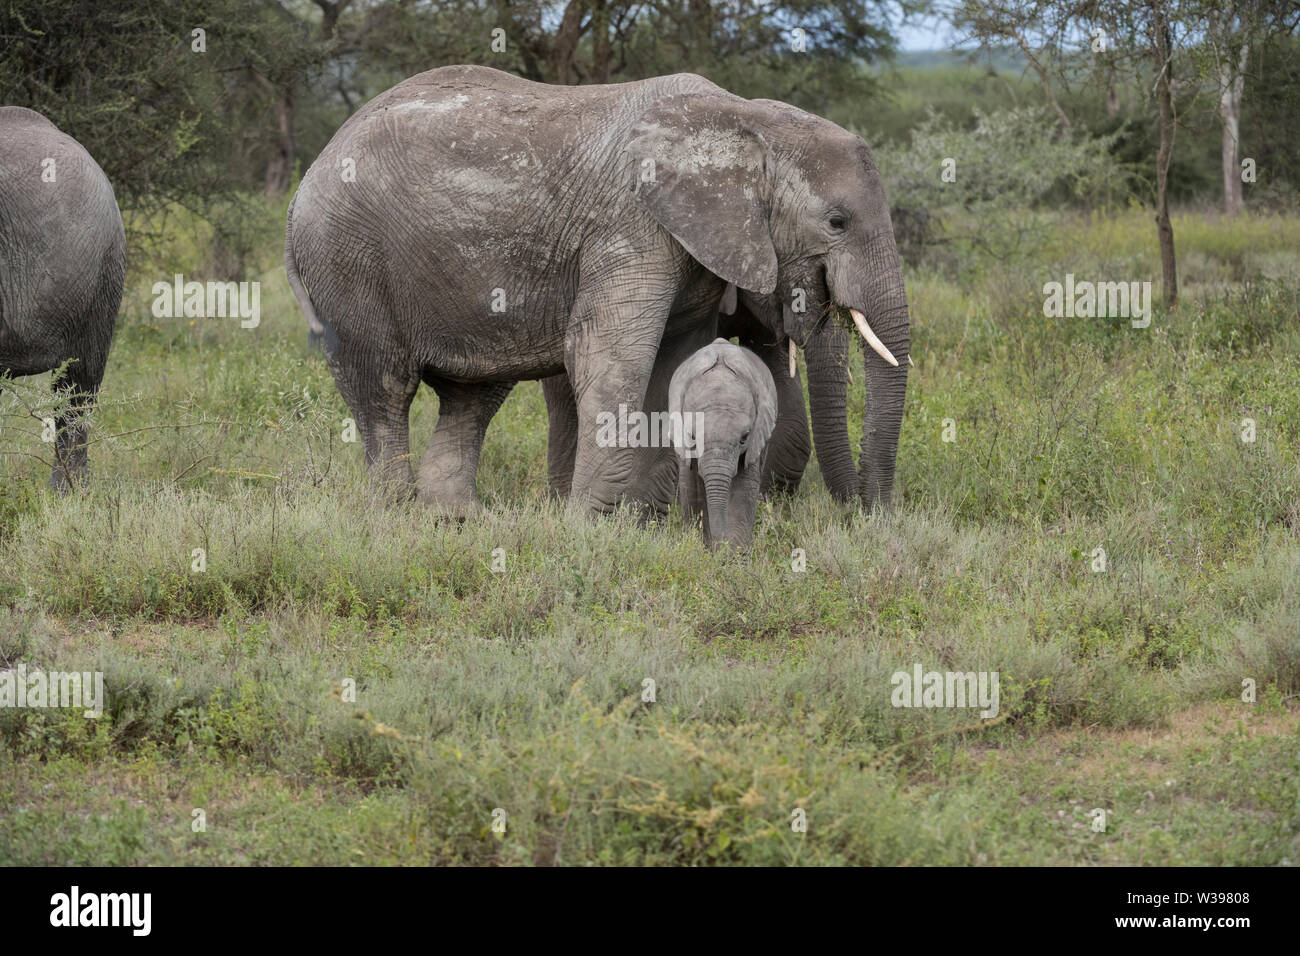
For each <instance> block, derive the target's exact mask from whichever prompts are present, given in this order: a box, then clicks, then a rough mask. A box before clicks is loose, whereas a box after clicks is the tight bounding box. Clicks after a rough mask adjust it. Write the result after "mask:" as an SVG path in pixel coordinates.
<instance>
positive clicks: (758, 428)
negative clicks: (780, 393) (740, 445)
mask: <svg viewBox="0 0 1300 956" xmlns="http://www.w3.org/2000/svg"><path fill="white" fill-rule="evenodd" d="M735 349H736V351H737V352H739V353H740V354H741V355H742V356H743V358H742V359H741V360H740V362H739V363H737V364H742V363H743V368H732V371H733V372H735V373H736V374H738V375H741V376H743V377H744V378H745V380H746V381H747V382H749V383H750V387H751V388H752V389H753V392H754V404H755V406H756V407H757V410H758V411H757V414H756V416H755V418H754V427H753V428H752V429H750V432H749V454H750V455H752V456H754V457H757V456H759V455H762V453H763V449H764V448H765V447H766V446H767V440H768V439H769V438H771V437H772V431H773V430H774V429H775V428H776V383H775V382H774V381H772V373H771V371H770V370H769V369H768V367H767V366H766V365H764V364H763V360H762V359H761V358H759V357H758V356H757V355H755V354H754V353H753V352H751V351H750V350H749V349H747V348H745V347H744V346H739V345H738V346H735ZM728 367H729V368H730V367H731V366H728Z"/></svg>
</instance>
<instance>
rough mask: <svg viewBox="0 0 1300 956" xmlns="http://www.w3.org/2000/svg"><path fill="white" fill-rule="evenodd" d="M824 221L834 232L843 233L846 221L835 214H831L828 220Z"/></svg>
mask: <svg viewBox="0 0 1300 956" xmlns="http://www.w3.org/2000/svg"><path fill="white" fill-rule="evenodd" d="M826 221H827V222H828V223H829V224H830V227H831V228H832V229H834V230H835V231H836V232H843V231H844V226H845V225H846V224H847V220H846V219H845V218H844V217H843V216H842V215H840V214H839V213H837V212H834V213H831V217H830V219H828V220H826Z"/></svg>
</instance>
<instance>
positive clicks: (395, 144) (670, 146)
mask: <svg viewBox="0 0 1300 956" xmlns="http://www.w3.org/2000/svg"><path fill="white" fill-rule="evenodd" d="M285 268H286V272H287V274H288V277H289V281H290V284H291V286H292V288H293V290H294V293H295V295H296V297H297V298H298V301H299V302H300V303H301V305H302V307H303V309H304V311H305V312H306V313H307V315H308V319H309V322H315V323H316V324H318V325H319V326H320V328H321V329H322V330H323V335H324V339H325V348H326V352H327V355H328V357H329V363H330V368H331V371H332V373H333V375H334V378H335V381H336V382H337V383H338V385H339V389H340V391H341V392H342V393H343V396H344V398H345V400H346V401H347V402H348V404H349V406H350V407H351V409H352V411H353V415H354V417H355V418H356V420H357V423H358V425H359V427H360V429H361V433H362V438H363V441H364V443H365V447H366V456H367V460H368V461H369V462H370V464H371V467H372V470H373V471H374V473H375V474H376V476H377V477H379V478H380V479H382V480H388V481H392V482H395V483H396V484H397V485H398V487H399V488H409V487H410V486H411V485H412V478H411V473H410V466H409V463H408V459H409V454H410V453H409V436H408V429H407V415H408V410H409V407H410V403H411V400H412V398H413V396H414V395H415V392H416V390H417V389H418V387H419V384H420V382H421V381H423V382H425V383H427V384H429V385H431V386H432V387H433V388H434V390H435V391H436V392H437V393H438V395H439V399H440V414H439V420H438V423H437V428H436V430H435V434H434V439H433V442H432V444H431V446H430V449H429V451H428V452H427V453H426V454H425V456H424V460H423V462H422V463H421V466H420V469H419V476H418V480H416V481H415V482H414V485H415V489H416V491H417V492H418V494H419V495H420V497H421V498H422V499H424V500H427V501H430V502H434V503H437V504H440V505H443V506H450V507H457V506H464V505H469V504H472V502H473V501H474V499H475V487H474V486H475V473H476V470H477V461H478V454H479V449H480V447H481V444H482V440H483V435H484V432H485V430H486V427H487V423H488V421H489V420H490V419H491V417H492V415H493V414H494V413H495V411H496V408H497V407H498V406H499V405H500V402H501V401H502V400H503V399H504V397H505V394H506V392H508V390H509V388H510V385H511V383H513V382H514V381H516V380H519V379H530V378H547V377H549V376H555V375H560V374H561V373H563V375H564V377H565V379H566V384H567V391H568V404H569V406H570V407H569V408H566V409H562V410H561V412H562V416H561V417H563V418H565V419H566V421H568V422H569V423H570V424H571V425H572V431H573V436H574V437H573V441H572V467H571V468H570V469H569V471H570V473H571V475H572V479H571V483H570V488H571V503H570V508H571V509H575V510H579V511H582V510H591V511H607V510H610V509H612V508H614V507H616V506H617V505H618V504H619V503H620V502H621V501H630V502H632V503H635V504H638V505H640V506H642V507H644V508H646V509H647V510H650V511H654V512H660V513H661V512H662V511H664V510H665V509H666V508H667V506H668V503H669V502H671V499H672V497H673V493H674V490H675V487H676V461H675V456H674V455H673V452H672V449H671V448H625V447H618V446H615V447H604V445H603V444H602V443H601V442H599V441H598V440H597V426H596V422H597V420H598V417H599V416H601V415H602V413H603V414H616V413H618V412H620V411H621V410H624V409H625V410H627V411H630V412H637V411H642V412H661V411H663V410H664V409H665V407H666V404H667V397H668V395H667V393H668V384H669V379H670V377H671V375H672V372H673V371H674V370H675V369H676V368H677V366H678V365H680V364H681V362H682V361H683V360H684V359H685V358H686V357H687V356H689V355H690V354H692V353H693V352H695V351H696V350H698V349H699V348H701V347H703V346H704V345H706V344H708V343H709V342H711V341H712V340H713V339H714V338H715V337H716V330H717V308H718V303H719V301H720V299H721V298H722V295H723V293H724V291H725V289H726V284H727V283H729V282H730V283H734V284H735V285H736V286H737V287H738V288H739V289H741V290H744V291H746V292H751V293H754V294H756V295H759V296H775V301H778V302H780V303H782V309H781V311H780V312H779V314H778V317H777V325H776V326H775V327H774V332H773V334H774V336H775V337H776V340H777V341H780V342H783V343H786V342H787V341H788V342H789V343H793V344H794V345H803V344H804V343H806V342H807V341H808V339H809V337H810V336H811V335H812V333H813V332H814V330H815V329H817V328H818V327H819V326H820V325H821V324H822V323H823V322H824V321H825V320H826V319H827V318H828V317H829V315H830V308H829V307H830V305H831V304H832V302H835V303H838V304H840V305H842V306H845V307H846V308H849V309H852V310H856V311H857V312H858V315H859V317H860V318H861V327H863V328H867V331H868V333H869V334H870V337H871V339H872V340H873V341H874V343H875V346H877V347H878V348H877V351H878V353H879V354H880V355H881V356H886V355H887V356H889V361H891V362H894V363H895V364H894V365H892V366H891V365H888V364H887V363H886V360H885V359H884V358H877V359H875V361H874V362H873V363H872V364H871V367H870V370H869V377H871V378H873V386H875V387H873V405H872V409H871V412H870V423H869V429H870V432H871V435H872V438H871V440H870V443H869V448H864V457H870V459H871V464H870V465H869V466H868V465H864V467H867V468H868V469H869V472H870V479H871V480H870V481H869V482H867V483H865V486H864V487H866V490H867V492H868V494H867V497H868V499H869V500H870V501H872V502H878V503H881V504H888V500H889V494H890V488H891V487H892V476H893V467H894V465H893V456H894V450H895V449H896V444H897V438H898V429H899V424H900V422H901V416H902V401H903V393H904V389H905V388H906V365H905V364H902V365H899V364H898V363H899V362H901V361H903V360H905V358H906V355H907V348H908V321H907V303H906V298H905V296H904V293H903V283H902V274H901V270H900V268H899V263H898V256H897V252H896V251H895V249H894V241H893V233H892V229H891V227H890V220H889V209H888V206H887V204H886V203H885V197H884V190H883V189H882V187H881V185H880V177H879V175H878V174H877V172H876V169H875V166H874V164H873V163H872V160H871V155H870V151H869V150H868V148H867V146H866V144H865V143H863V142H862V140H860V139H859V138H858V137H856V136H853V135H851V134H850V133H847V132H846V131H844V130H842V129H840V128H839V127H837V126H835V125H834V124H832V123H830V122H828V121H826V120H823V119H820V118H818V117H815V116H812V115H810V114H807V113H803V112H802V111H798V110H794V109H793V108H791V107H786V106H784V105H782V106H780V107H779V108H778V107H774V106H773V105H771V104H769V103H764V102H757V101H754V102H751V101H748V100H744V99H741V98H740V97H737V96H733V95H732V94H730V93H727V92H726V91H725V90H722V89H720V88H719V87H717V86H715V85H714V84H712V83H710V82H708V81H707V80H704V79H702V78H701V77H698V76H692V75H689V74H681V75H676V76H668V77H660V78H657V79H652V80H645V81H641V82H636V83H626V84H615V85H607V86H590V87H552V86H546V85H542V84H536V83H531V82H528V81H525V80H521V79H518V78H516V77H513V76H510V75H508V74H505V73H500V72H498V71H496V70H491V69H487V68H485V67H471V66H460V67H447V68H443V69H439V70H433V71H430V72H428V73H423V74H420V75H419V76H416V77H413V78H411V79H410V80H407V81H405V82H404V83H401V84H399V85H398V86H396V87H394V88H393V89H391V90H389V91H388V92H386V93H384V94H381V95H380V96H379V97H377V98H376V99H375V100H373V101H371V102H370V103H369V104H367V106H365V107H364V108H363V109H361V110H360V111H358V112H357V113H356V114H355V115H354V116H352V117H351V118H350V119H349V120H348V122H347V123H345V124H344V126H343V127H342V128H341V129H340V130H339V132H338V133H337V134H336V135H335V136H334V138H333V139H332V140H331V141H330V143H329V145H328V146H327V147H326V148H325V150H324V151H323V152H322V153H321V155H320V157H319V158H318V159H317V160H316V162H315V163H314V164H313V165H312V167H311V168H310V169H309V170H308V171H307V173H306V175H305V176H304V177H303V181H302V185H301V186H300V187H299V190H298V192H297V194H296V196H295V197H294V199H293V202H292V203H291V204H290V209H289V217H288V223H287V229H286V254H285ZM796 301H798V302H799V303H800V304H802V305H804V306H805V307H806V308H805V309H804V311H800V310H799V309H795V308H792V307H791V306H792V305H793V303H795V302H796ZM868 323H869V326H868ZM877 396H878V397H879V401H876V400H875V399H876V398H877Z"/></svg>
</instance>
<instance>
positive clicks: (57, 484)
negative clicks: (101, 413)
mask: <svg viewBox="0 0 1300 956" xmlns="http://www.w3.org/2000/svg"><path fill="white" fill-rule="evenodd" d="M104 364H105V362H104V359H103V358H100V357H96V358H93V359H74V360H73V361H72V362H71V363H69V365H68V367H67V369H66V371H65V372H64V374H63V376H62V377H61V378H59V379H58V380H57V381H55V383H54V388H55V389H56V391H58V392H60V393H62V394H63V395H66V396H67V404H66V405H65V406H64V408H63V411H62V413H61V414H60V415H59V417H58V419H57V420H56V421H55V428H56V433H55V440H54V462H53V464H52V465H51V467H50V487H51V488H53V489H54V490H55V491H57V492H59V493H60V494H64V493H66V492H68V491H70V490H71V489H72V487H73V485H74V483H75V482H77V481H78V480H79V479H80V478H81V477H82V476H83V475H84V474H85V472H86V439H87V432H88V428H87V416H88V415H89V414H90V411H91V409H92V408H93V407H94V405H95V400H96V397H97V396H98V394H99V383H100V381H102V380H103V377H104Z"/></svg>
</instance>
